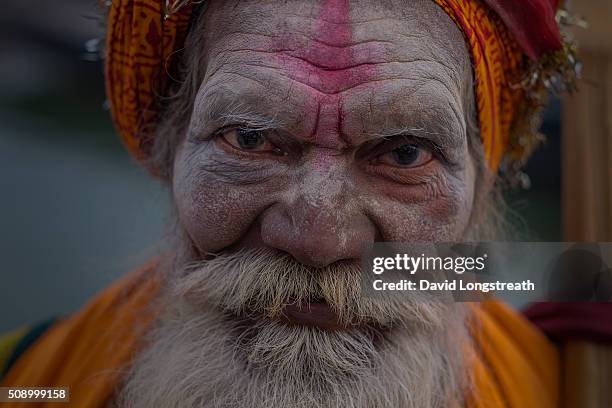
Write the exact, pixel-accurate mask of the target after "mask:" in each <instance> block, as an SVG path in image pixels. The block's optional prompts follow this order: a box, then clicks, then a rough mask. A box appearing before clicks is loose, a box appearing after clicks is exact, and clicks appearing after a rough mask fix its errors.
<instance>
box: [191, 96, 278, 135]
mask: <svg viewBox="0 0 612 408" xmlns="http://www.w3.org/2000/svg"><path fill="white" fill-rule="evenodd" d="M203 99H204V100H203V101H202V102H201V104H202V105H200V106H199V107H198V106H196V107H195V110H194V114H195V115H196V117H195V118H194V122H193V125H194V128H196V129H197V130H198V132H199V131H203V130H204V129H206V130H207V131H208V132H212V131H214V130H216V129H220V128H223V127H227V126H231V125H240V126H245V127H249V128H253V129H260V130H266V129H280V128H282V125H281V123H280V122H279V121H278V120H277V118H276V117H273V116H269V115H265V114H262V113H260V112H257V111H256V110H255V109H254V107H252V106H250V104H248V103H244V102H237V101H236V100H234V99H233V98H231V97H228V95H219V94H218V93H215V94H212V95H209V96H208V97H206V98H203Z"/></svg>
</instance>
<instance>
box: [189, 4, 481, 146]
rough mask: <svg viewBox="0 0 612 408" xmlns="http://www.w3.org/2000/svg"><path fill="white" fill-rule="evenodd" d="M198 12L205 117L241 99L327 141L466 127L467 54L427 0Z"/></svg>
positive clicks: (223, 7) (456, 131) (461, 131)
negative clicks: (346, 136) (417, 129)
mask: <svg viewBox="0 0 612 408" xmlns="http://www.w3.org/2000/svg"><path fill="white" fill-rule="evenodd" d="M201 18H202V19H204V20H203V21H201V27H203V29H204V31H205V33H204V34H203V37H204V41H203V43H202V46H203V47H204V49H205V51H204V52H205V61H206V65H207V67H206V74H205V78H204V84H203V87H202V89H201V90H200V94H199V98H198V101H196V111H197V112H198V114H200V115H201V116H203V117H202V119H208V120H209V121H213V120H214V119H215V118H216V117H218V116H222V114H223V110H225V111H227V110H228V106H234V105H235V104H236V103H237V101H238V102H239V103H240V104H242V105H245V106H249V107H250V109H251V110H257V111H259V112H258V113H263V114H264V115H267V116H272V115H273V116H277V117H279V118H281V120H283V121H284V122H285V123H286V124H287V126H284V127H286V128H287V129H288V130H290V131H291V132H292V133H294V134H296V135H298V136H301V137H302V138H303V139H305V140H310V139H308V138H309V135H318V136H319V140H318V141H319V142H321V141H325V140H326V141H329V142H330V143H328V144H327V145H326V146H328V147H342V146H343V145H346V144H344V143H342V142H341V141H340V139H341V134H342V133H344V132H345V133H347V134H351V135H354V136H355V137H356V138H359V137H360V135H361V136H363V137H367V136H364V135H368V134H372V133H380V132H381V129H383V130H384V131H389V132H392V131H393V130H394V129H393V128H397V127H402V126H408V125H410V126H412V127H415V126H417V127H422V128H426V130H428V131H430V132H434V133H440V134H447V135H454V136H455V137H458V136H463V135H465V120H464V118H465V114H466V112H467V111H468V109H467V108H466V106H467V103H468V102H467V99H468V98H467V95H468V90H471V84H472V81H471V75H472V74H471V67H470V58H469V54H468V51H467V47H466V44H465V41H464V39H463V35H462V33H461V32H460V30H459V29H458V28H457V27H456V25H455V24H454V23H453V21H452V20H451V18H450V17H449V16H448V15H446V13H445V12H444V11H443V10H442V9H440V8H439V7H438V6H437V5H436V4H435V3H434V2H433V1H431V0H412V1H383V0H379V1H365V0H363V1H362V0H357V1H353V0H351V1H349V0H311V1H304V0H289V1H278V0H277V1H255V0H242V1H221V0H219V1H212V2H211V3H210V4H209V5H208V8H207V9H206V10H205V12H204V15H203V16H202V17H201ZM264 95H265V97H264ZM212 101H217V102H219V103H212ZM198 102H200V103H201V104H204V105H206V106H205V107H204V108H202V109H198V106H201V105H200V104H199V103H198ZM216 107H219V112H213V111H212V110H213V109H214V108H216ZM217 113H221V115H220V114H217ZM271 113H272V115H271ZM321 135H323V136H324V138H325V140H323V139H321V138H320V136H321ZM359 141H360V140H353V141H349V142H347V143H348V144H352V142H355V144H358V143H359Z"/></svg>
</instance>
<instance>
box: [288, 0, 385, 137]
mask: <svg viewBox="0 0 612 408" xmlns="http://www.w3.org/2000/svg"><path fill="white" fill-rule="evenodd" d="M281 42H282V47H279V48H282V49H283V50H284V51H283V52H282V54H281V56H280V63H281V65H282V66H283V68H284V69H285V70H286V71H287V72H288V75H289V77H290V78H292V79H293V80H295V81H297V82H299V83H302V84H304V85H306V87H305V88H302V90H301V92H303V94H304V95H305V96H306V98H307V99H308V100H307V106H309V112H304V114H305V115H306V116H308V115H316V118H315V120H314V122H315V123H316V124H315V126H314V129H313V131H312V135H311V139H312V141H313V142H315V143H317V144H320V145H322V146H327V147H334V148H339V147H342V146H343V145H344V141H343V139H342V122H343V117H344V113H343V104H344V101H343V98H345V97H346V95H345V93H344V91H347V90H349V89H352V88H354V87H357V86H362V85H365V84H367V83H368V82H369V81H370V80H371V79H373V78H374V74H375V73H376V66H375V64H376V63H377V62H382V60H381V59H380V56H381V55H382V53H383V52H384V50H383V49H382V47H381V45H380V44H379V43H375V42H372V43H363V42H362V43H360V44H359V45H356V44H354V43H353V32H352V25H351V15H350V7H349V1H348V0H323V1H322V2H321V3H320V6H319V10H318V14H317V16H316V17H315V19H314V21H313V23H312V24H311V26H310V32H308V33H303V35H301V34H295V33H288V34H286V35H284V36H283V37H282V38H281ZM278 45H279V46H280V45H281V44H278Z"/></svg>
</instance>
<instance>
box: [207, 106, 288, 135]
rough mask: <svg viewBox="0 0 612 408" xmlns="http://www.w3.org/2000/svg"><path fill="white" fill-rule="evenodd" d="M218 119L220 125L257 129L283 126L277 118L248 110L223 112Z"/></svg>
mask: <svg viewBox="0 0 612 408" xmlns="http://www.w3.org/2000/svg"><path fill="white" fill-rule="evenodd" d="M217 121H218V122H219V123H220V127H226V126H231V125H241V126H245V127H248V128H250V129H257V130H267V129H279V128H280V127H281V125H280V124H279V123H278V122H277V121H276V119H273V118H269V117H266V116H263V115H260V114H258V113H255V112H252V111H247V110H245V111H243V112H230V113H222V114H220V115H219V116H218V119H217Z"/></svg>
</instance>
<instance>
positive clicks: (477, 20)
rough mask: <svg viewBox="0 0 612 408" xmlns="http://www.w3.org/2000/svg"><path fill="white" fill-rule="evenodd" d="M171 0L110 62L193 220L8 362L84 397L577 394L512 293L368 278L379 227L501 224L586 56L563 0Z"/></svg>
mask: <svg viewBox="0 0 612 408" xmlns="http://www.w3.org/2000/svg"><path fill="white" fill-rule="evenodd" d="M161 3H162V2H160V1H158V0H139V1H135V0H117V1H113V2H112V4H110V11H109V16H108V40H107V50H106V54H107V61H106V63H107V71H106V74H107V84H108V87H107V91H108V96H109V100H110V103H111V108H112V113H113V116H114V120H115V123H116V125H117V128H118V130H119V132H120V134H121V136H122V138H123V140H124V142H125V144H126V146H127V148H128V149H129V151H130V152H131V153H132V154H133V155H134V156H135V157H136V158H137V159H138V160H139V161H140V162H141V163H142V164H143V165H145V166H146V167H147V168H148V169H149V170H150V171H151V172H152V173H153V174H155V175H156V176H158V177H160V178H161V179H163V180H164V181H165V182H167V183H168V185H169V186H170V190H171V192H172V197H173V200H174V204H175V212H176V219H177V222H176V229H175V235H174V236H175V240H174V241H175V242H173V243H171V244H169V246H168V252H167V253H166V254H164V255H160V257H159V258H158V259H157V260H155V261H153V262H152V263H151V264H150V265H148V266H146V267H145V268H143V269H142V270H140V271H138V272H136V273H132V274H130V275H128V276H127V277H126V278H124V279H123V280H121V281H119V282H117V283H116V284H114V285H113V286H111V287H110V288H108V289H107V290H105V291H104V292H103V293H101V294H100V295H99V296H98V297H96V298H95V299H94V300H93V301H92V302H91V303H90V304H89V305H88V306H86V307H85V308H84V309H83V310H82V311H80V312H79V313H77V314H75V315H73V316H71V317H69V318H67V319H65V320H62V321H60V322H58V323H56V324H54V325H53V326H52V327H51V328H49V329H48V330H46V331H45V333H44V334H43V335H41V336H39V337H38V340H37V341H36V342H32V344H31V345H30V347H29V348H28V349H27V350H26V351H25V352H23V353H21V355H20V356H19V357H18V358H15V359H14V360H15V361H14V362H13V364H12V365H11V367H10V369H9V370H8V374H7V375H6V377H5V378H4V382H3V385H6V386H67V387H70V390H71V404H72V405H73V406H76V407H105V406H126V407H195V406H198V407H250V408H258V407H272V408H281V407H282V408H285V407H459V406H468V407H516V408H518V407H554V406H558V405H559V402H560V383H559V381H560V372H559V355H558V352H557V349H556V348H555V347H554V345H553V344H552V343H551V342H549V341H548V340H547V338H546V337H545V336H544V335H543V334H542V333H541V332H539V331H538V330H537V329H536V328H535V327H534V326H532V325H531V324H530V323H528V322H527V320H525V319H524V318H523V317H521V316H519V315H518V314H515V313H514V312H513V311H511V310H510V309H509V308H507V307H506V306H504V305H502V304H500V303H497V302H494V301H487V302H484V303H481V304H465V303H463V304H461V303H457V304H448V303H445V302H442V301H436V300H435V299H431V298H424V297H415V298H411V297H406V298H405V299H404V300H403V301H402V302H397V301H395V302H391V301H388V300H386V299H384V298H381V299H374V298H370V297H368V296H366V295H365V294H362V293H361V292H360V290H359V288H360V283H359V282H360V274H361V273H362V271H361V269H360V266H359V258H360V256H361V250H362V247H363V245H364V244H368V243H373V242H378V241H406V242H408V241H419V242H422V241H462V240H487V239H493V238H499V237H500V235H499V234H501V233H503V228H501V227H500V225H501V224H502V223H501V222H500V218H499V213H500V211H499V201H497V199H496V198H495V197H496V195H495V194H494V193H493V192H494V191H495V190H494V188H493V186H494V184H495V180H496V174H498V171H499V170H500V169H501V170H502V171H503V173H504V174H506V175H508V177H511V176H512V173H513V172H514V171H515V170H516V168H517V167H518V165H520V163H521V162H522V161H523V160H524V158H525V157H526V155H527V154H528V153H529V151H530V150H531V148H532V147H533V145H534V142H535V140H536V139H537V132H536V129H535V128H536V127H537V120H536V119H537V115H538V108H539V107H540V105H541V97H540V96H541V95H542V94H543V92H544V91H545V89H544V86H543V84H544V83H550V82H555V81H557V82H558V81H559V80H562V79H564V78H562V77H563V75H564V74H567V73H568V72H569V71H568V66H569V65H571V62H572V61H571V57H570V54H569V53H568V48H567V47H565V46H564V44H563V42H562V41H561V37H560V33H559V29H558V27H557V25H556V22H555V18H554V16H555V12H556V1H555V0H538V1H529V2H524V4H523V2H512V1H501V0H487V1H484V0H410V1H395V0H380V1H372V0H367V1H366V0H354V1H348V0H309V1H304V0H288V1H272V0H243V1H238V0H236V1H234V0H225V1H222V0H211V1H204V2H202V1H200V2H194V3H193V4H191V3H189V2H186V1H179V2H166V3H165V4H161ZM519 3H520V4H519ZM24 406H27V405H24Z"/></svg>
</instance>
